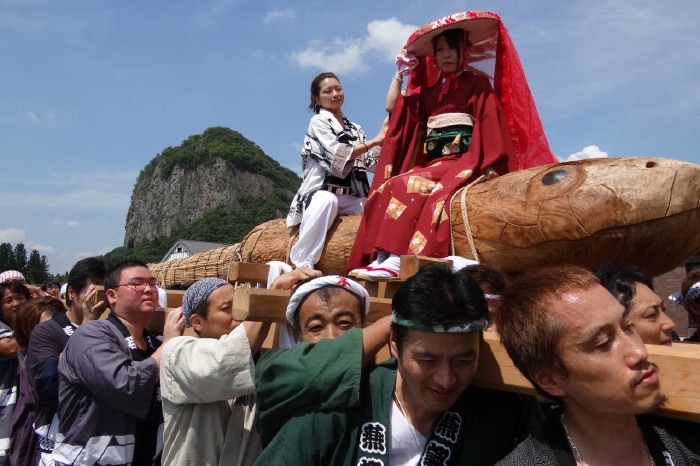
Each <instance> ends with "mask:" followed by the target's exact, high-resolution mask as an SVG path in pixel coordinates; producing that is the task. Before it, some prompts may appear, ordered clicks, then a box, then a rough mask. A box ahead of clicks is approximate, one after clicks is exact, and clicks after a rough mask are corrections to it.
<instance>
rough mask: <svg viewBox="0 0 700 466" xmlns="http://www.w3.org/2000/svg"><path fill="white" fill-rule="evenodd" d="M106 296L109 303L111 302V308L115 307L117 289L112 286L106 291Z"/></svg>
mask: <svg viewBox="0 0 700 466" xmlns="http://www.w3.org/2000/svg"><path fill="white" fill-rule="evenodd" d="M105 296H106V297H107V303H108V304H109V307H110V309H114V303H116V302H117V289H116V288H110V289H109V290H107V291H105Z"/></svg>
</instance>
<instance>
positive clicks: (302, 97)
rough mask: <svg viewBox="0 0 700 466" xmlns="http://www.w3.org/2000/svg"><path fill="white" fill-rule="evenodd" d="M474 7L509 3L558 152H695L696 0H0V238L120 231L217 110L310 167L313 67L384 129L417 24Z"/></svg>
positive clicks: (34, 242)
mask: <svg viewBox="0 0 700 466" xmlns="http://www.w3.org/2000/svg"><path fill="white" fill-rule="evenodd" d="M465 9H472V10H479V9H483V10H489V11H493V12H496V13H498V14H499V15H500V16H501V18H502V20H503V22H504V24H505V25H506V27H507V28H508V30H509V32H510V35H511V39H512V40H513V42H514V44H515V46H516V48H517V50H518V53H519V55H520V59H521V61H522V63H523V67H524V69H525V72H526V75H527V79H528V82H529V84H530V88H531V90H532V93H533V96H534V99H535V102H536V103H537V106H538V110H539V114H540V117H541V119H542V123H543V126H544V129H545V132H546V134H547V137H548V139H549V143H550V146H551V148H552V150H553V152H554V153H555V154H556V155H557V156H558V157H559V158H560V160H569V159H580V158H586V157H592V156H606V155H607V156H610V157H627V156H654V157H665V158H673V159H678V160H684V161H688V162H692V163H700V150H699V149H698V143H697V138H696V134H698V126H699V123H700V118H698V110H700V82H699V81H700V52H699V51H700V32H699V31H700V2H696V1H687V0H666V1H663V2H649V1H647V0H607V1H597V0H567V1H561V0H537V1H535V0H519V1H517V2H506V1H480V0H473V1H470V2H457V1H449V0H448V1H441V2H428V1H425V0H400V1H398V0H381V1H376V0H375V1H367V0H355V1H353V2H330V1H318V0H309V1H296V2H289V1H283V0H255V1H237V0H198V1H196V2H193V1H189V0H188V1H185V0H169V1H167V2H165V1H157V0H153V1H148V2H144V1H134V0H120V1H106V0H71V1H66V0H0V160H1V166H2V169H1V170H0V177H1V179H2V182H0V211H1V212H2V215H0V218H1V219H2V220H0V242H10V243H12V244H17V243H19V242H22V243H24V244H25V246H26V247H27V249H28V250H31V249H37V250H39V252H40V253H41V254H43V255H46V256H47V259H48V262H49V264H50V266H51V272H52V273H63V272H65V271H67V270H69V269H70V268H71V267H72V265H73V264H74V263H75V262H76V261H77V260H79V259H81V258H83V257H87V256H90V255H96V254H104V253H106V252H109V251H111V250H112V249H113V248H115V247H117V246H121V245H122V243H123V239H124V225H125V223H126V214H127V210H128V208H129V202H130V198H131V192H132V190H133V187H134V183H135V181H136V177H137V176H138V173H139V171H140V170H141V169H142V168H143V167H144V166H145V165H146V164H147V163H148V162H149V161H150V160H151V159H152V158H153V157H155V156H156V155H158V154H159V153H160V152H162V151H163V149H165V148H167V147H171V146H172V147H174V146H177V145H179V144H180V143H181V142H182V141H183V140H185V139H187V137H189V136H191V135H194V134H201V133H202V132H203V131H204V130H205V129H206V128H209V127H212V126H226V127H229V128H232V129H235V130H237V131H239V132H240V133H242V134H243V135H244V136H246V137H247V138H248V139H250V140H252V141H253V142H255V143H256V144H257V145H258V146H260V147H261V148H262V149H263V150H264V151H265V153H267V154H268V155H270V156H271V157H273V158H274V159H276V160H277V161H279V162H280V163H281V164H282V165H284V166H286V167H289V168H291V169H292V170H294V171H296V172H300V170H301V167H300V159H299V149H300V147H301V143H302V140H303V136H304V132H305V131H306V127H307V125H308V120H309V118H310V117H311V113H309V111H308V110H307V108H306V107H307V105H308V102H309V85H310V82H311V80H312V79H313V77H314V76H315V75H316V74H318V73H319V72H321V71H333V72H335V73H337V74H338V75H339V76H340V79H341V81H342V84H343V87H344V89H345V105H344V108H343V111H344V113H345V115H346V116H348V117H349V118H350V119H351V120H353V121H355V122H357V123H359V124H360V125H362V126H363V128H365V130H366V132H367V133H368V136H369V137H372V136H374V134H376V131H377V130H378V129H379V125H380V123H381V121H382V120H383V119H384V117H385V115H386V112H385V110H384V97H385V95H386V90H387V87H388V85H389V84H390V82H391V77H392V75H393V73H394V70H395V65H394V56H395V55H396V53H397V52H398V51H399V50H400V49H401V47H402V45H403V44H404V43H405V41H406V39H407V37H408V35H409V34H410V33H411V32H413V31H414V30H415V29H416V28H418V27H419V26H421V25H423V24H425V23H428V22H430V21H433V20H435V19H437V18H440V17H442V16H446V15H449V14H452V13H456V12H460V11H464V10H465ZM153 214H154V215H157V212H154V213H153Z"/></svg>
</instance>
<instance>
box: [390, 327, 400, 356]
mask: <svg viewBox="0 0 700 466" xmlns="http://www.w3.org/2000/svg"><path fill="white" fill-rule="evenodd" d="M389 354H390V355H391V357H392V358H394V359H396V360H398V359H399V358H398V354H399V346H398V345H397V344H396V336H395V335H394V332H393V331H392V332H391V336H390V338H389Z"/></svg>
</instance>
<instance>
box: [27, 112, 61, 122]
mask: <svg viewBox="0 0 700 466" xmlns="http://www.w3.org/2000/svg"><path fill="white" fill-rule="evenodd" d="M26 116H27V119H28V120H29V121H32V122H34V123H53V122H54V121H56V114H55V113H53V112H44V113H42V114H38V113H36V112H27V113H26Z"/></svg>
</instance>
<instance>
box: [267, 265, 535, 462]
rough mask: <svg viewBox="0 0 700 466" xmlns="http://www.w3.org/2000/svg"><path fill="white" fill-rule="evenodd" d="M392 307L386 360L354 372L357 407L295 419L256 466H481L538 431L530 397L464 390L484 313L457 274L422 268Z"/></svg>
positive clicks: (481, 301)
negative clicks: (358, 375) (357, 375)
mask: <svg viewBox="0 0 700 466" xmlns="http://www.w3.org/2000/svg"><path fill="white" fill-rule="evenodd" d="M392 307H393V312H392V330H391V341H390V349H391V353H392V355H393V356H394V359H391V360H389V361H387V362H386V363H383V364H381V365H379V366H376V367H374V368H372V369H368V370H365V371H364V372H363V376H362V379H361V382H360V392H359V400H358V402H357V403H354V404H352V406H348V408H347V409H344V410H333V411H329V410H323V409H317V410H315V411H313V412H306V413H300V414H298V415H297V416H296V417H294V418H292V419H291V420H290V421H289V422H287V423H286V424H285V425H284V427H283V428H282V429H281V430H280V431H279V432H278V433H277V435H276V436H275V437H274V439H273V440H272V441H271V442H270V443H269V445H268V446H267V447H266V448H265V450H264V451H263V454H262V456H261V457H260V458H259V460H258V462H257V463H256V464H259V465H289V466H291V465H304V466H308V465H324V466H325V465H352V466H354V465H358V466H359V465H361V466H388V465H392V466H404V465H405V466H408V465H419V464H420V465H489V466H490V465H493V464H494V463H495V462H497V461H498V460H499V459H501V458H502V457H504V456H505V455H507V454H508V453H509V452H510V451H511V450H512V449H513V448H514V447H515V446H516V445H517V444H518V443H519V442H520V441H521V440H523V439H524V438H525V437H526V436H527V435H528V433H529V431H530V430H532V429H534V428H535V427H536V426H538V425H539V423H540V421H541V412H540V411H539V407H538V405H537V403H536V402H535V401H534V399H533V398H529V397H523V396H520V395H515V394H511V393H505V392H498V391H493V390H486V389H481V388H476V387H470V382H471V381H472V378H473V377H474V374H475V373H476V369H477V362H478V359H479V346H480V343H481V341H482V336H481V335H482V332H483V330H484V329H485V328H486V326H487V325H488V307H487V304H486V300H485V298H484V294H483V292H482V291H481V289H480V288H479V286H478V285H477V284H476V283H475V282H474V281H473V280H472V279H470V278H469V277H468V276H467V275H466V274H465V273H464V272H461V271H460V272H456V273H455V272H452V271H450V270H449V269H448V268H446V267H444V266H443V265H437V264H436V265H429V266H426V267H424V268H423V269H421V270H420V271H419V272H418V274H416V275H415V276H414V277H412V278H411V279H409V280H407V281H406V282H405V283H403V284H402V285H401V286H400V287H399V289H398V290H397V292H396V294H395V295H394V298H393V301H392ZM349 389H350V387H345V386H339V387H338V391H340V392H343V391H347V390H349Z"/></svg>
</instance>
